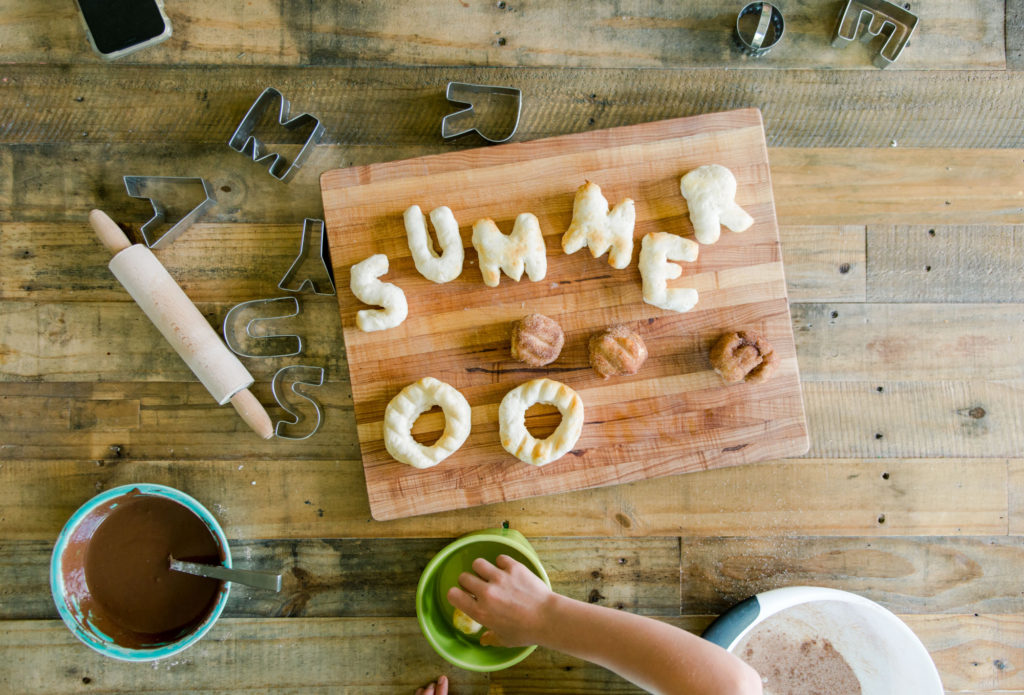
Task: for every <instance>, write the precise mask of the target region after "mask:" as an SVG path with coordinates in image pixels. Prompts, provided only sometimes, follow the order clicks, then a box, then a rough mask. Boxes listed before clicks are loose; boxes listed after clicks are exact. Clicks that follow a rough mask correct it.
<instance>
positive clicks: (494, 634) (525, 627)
mask: <svg viewBox="0 0 1024 695" xmlns="http://www.w3.org/2000/svg"><path fill="white" fill-rule="evenodd" d="M496 562H497V566H495V565H492V564H491V563H490V562H488V561H487V560H484V559H483V558H477V559H476V560H474V561H473V571H474V572H476V574H475V575H474V574H470V573H469V572H463V573H462V574H460V575H459V585H460V586H453V587H452V588H451V589H449V590H448V601H450V602H451V604H452V605H453V606H455V607H456V608H458V609H460V610H462V611H463V612H465V613H466V614H468V615H469V617H471V618H473V620H475V621H477V622H478V623H480V624H481V625H484V626H485V627H486V628H487V631H486V632H484V634H483V635H482V636H481V637H480V644H482V645H484V646H488V647H522V646H526V645H529V644H538V643H540V641H541V637H542V636H543V635H544V633H545V631H546V628H545V625H546V622H547V610H548V606H549V603H550V599H551V597H553V596H554V594H553V593H552V592H551V589H549V588H548V587H547V585H546V584H544V582H543V581H541V579H540V577H538V576H537V575H535V574H534V573H533V572H531V571H530V570H529V569H527V568H526V566H525V565H523V564H521V563H519V562H516V561H515V560H513V559H512V558H510V557H509V556H508V555H499V556H498V557H497V560H496ZM460 587H461V588H460Z"/></svg>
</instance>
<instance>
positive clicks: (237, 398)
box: [231, 389, 274, 439]
mask: <svg viewBox="0 0 1024 695" xmlns="http://www.w3.org/2000/svg"><path fill="white" fill-rule="evenodd" d="M231 405H233V406H235V410H237V411H238V414H239V415H240V416H241V417H242V420H244V421H245V423H246V424H247V425H249V427H251V428H252V430H253V432H255V433H256V434H258V435H259V436H261V437H262V438H263V439H270V438H271V437H273V436H274V424H273V423H272V422H271V421H270V415H268V414H267V411H266V410H265V409H264V408H263V405H262V404H261V403H260V402H259V401H258V400H256V396H254V395H252V391H250V390H249V389H242V390H241V391H239V392H238V393H236V394H235V395H234V396H232V397H231Z"/></svg>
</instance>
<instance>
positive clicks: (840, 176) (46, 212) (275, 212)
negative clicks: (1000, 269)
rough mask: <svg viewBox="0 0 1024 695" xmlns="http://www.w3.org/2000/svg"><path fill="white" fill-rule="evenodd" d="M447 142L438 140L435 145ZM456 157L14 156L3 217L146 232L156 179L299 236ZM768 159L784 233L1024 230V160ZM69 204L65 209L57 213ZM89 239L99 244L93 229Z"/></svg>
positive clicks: (872, 155)
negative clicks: (355, 187)
mask: <svg viewBox="0 0 1024 695" xmlns="http://www.w3.org/2000/svg"><path fill="white" fill-rule="evenodd" d="M1022 79H1024V73H1022ZM435 136H436V133H434V132H433V130H431V132H430V135H428V136H424V138H423V142H430V141H432V140H433V139H434V138H435ZM226 137H227V136H226V135H225V141H226ZM437 139H438V140H440V138H437ZM472 144H475V143H472ZM452 147H454V146H445V145H442V144H441V143H440V142H437V144H433V145H431V144H420V145H404V146H398V147H396V146H394V145H391V144H389V143H387V142H381V143H379V144H377V145H374V146H348V145H345V146H324V147H320V148H317V149H316V150H315V152H314V154H313V155H312V156H311V157H310V159H309V160H308V161H307V163H306V165H305V166H304V167H303V168H302V169H300V170H299V173H298V174H297V175H296V177H295V179H293V180H292V181H291V182H290V183H288V184H281V183H279V182H278V181H275V180H274V179H273V178H271V177H270V176H269V175H268V174H267V173H266V172H265V171H262V170H261V169H260V168H259V167H256V165H254V164H252V163H250V162H248V161H246V160H245V158H244V157H242V156H241V155H239V154H238V153H236V152H232V151H231V150H230V149H229V148H228V147H227V146H226V145H196V144H191V145H190V144H182V145H175V146H170V145H162V144H154V145H153V146H144V145H121V144H118V145H99V146H95V145H79V144H69V145H59V146H58V145H40V146H36V145H33V146H17V147H11V148H10V149H9V151H10V153H11V156H10V168H8V169H6V170H0V180H3V179H4V177H5V176H6V177H9V180H10V181H11V182H12V183H11V184H10V186H11V194H10V196H11V205H10V206H9V207H5V208H0V220H4V221H7V220H11V221H19V222H31V221H35V222H47V223H52V222H58V221H67V222H78V223H81V222H82V221H84V220H85V219H86V216H87V215H88V213H89V210H91V209H93V208H95V207H101V208H104V209H106V210H108V211H109V212H110V213H111V215H112V216H113V217H114V218H115V219H117V220H118V221H121V222H124V223H132V224H134V225H139V224H141V223H142V222H143V221H145V220H146V219H147V218H148V216H149V213H148V211H147V210H146V208H145V205H144V203H141V202H140V201H135V200H132V199H131V198H129V197H128V196H127V195H126V194H125V192H124V185H123V183H122V181H121V177H122V175H124V174H127V173H136V174H138V173H146V174H156V175H162V176H163V175H166V176H197V175H200V176H204V177H206V178H207V180H208V181H210V182H211V183H212V184H213V185H214V187H215V189H216V191H217V197H218V201H219V202H218V204H217V205H216V206H215V207H213V208H212V209H211V210H210V211H209V213H208V214H207V215H206V217H205V221H206V222H253V223H258V224H281V225H287V226H290V225H296V224H300V223H301V222H302V219H303V218H304V217H318V218H322V216H323V203H322V201H321V198H320V190H319V186H318V184H317V176H318V175H319V172H321V171H323V170H324V169H328V168H333V167H342V166H353V165H359V164H370V163H374V162H382V161H391V160H396V159H403V158H409V157H416V156H421V155H427V154H436V153H439V152H442V151H446V150H450V149H451V148H452ZM5 149H6V148H4V147H0V152H4V151H5ZM768 159H769V162H770V163H771V170H772V183H773V188H774V193H775V203H776V207H777V215H778V219H779V223H780V224H781V225H783V226H814V225H864V224H865V222H867V221H870V222H872V223H876V224H920V223H921V220H922V219H924V220H929V224H946V225H952V224H969V225H984V224H1020V222H1021V220H1022V219H1024V193H1022V181H1024V155H1022V154H1021V151H1020V150H973V149H968V150H963V149H958V150H949V149H923V150H921V149H907V148H885V149H805V148H774V149H771V150H769V153H768ZM2 164H3V159H2V158H0V165H2ZM58 199H59V200H60V201H61V205H60V206H56V207H55V206H54V200H58ZM82 233H84V234H86V235H88V234H89V232H87V231H86V230H85V226H84V224H83V232H82ZM187 235H188V232H186V236H184V237H182V241H185V240H187V239H188V238H189V237H188V236H187Z"/></svg>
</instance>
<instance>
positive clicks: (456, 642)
mask: <svg viewBox="0 0 1024 695" xmlns="http://www.w3.org/2000/svg"><path fill="white" fill-rule="evenodd" d="M499 555H508V556H509V557H511V558H514V559H516V560H518V561H519V562H521V563H523V564H524V565H526V566H527V567H529V568H530V569H531V570H533V573H534V574H536V575H537V576H538V577H540V578H541V579H542V580H543V581H544V583H545V584H546V585H547V586H548V588H551V580H550V579H548V574H547V572H545V571H544V566H543V565H542V564H541V562H540V558H539V557H537V553H536V551H534V549H533V546H531V545H530V543H529V542H528V541H527V540H526V538H525V537H524V536H523V534H521V533H519V532H518V531H516V530H514V529H507V528H494V529H484V530H482V531H474V532H473V533H470V534H467V535H465V536H462V537H461V538H459V539H458V540H455V541H453V542H452V543H449V544H448V545H447V546H445V547H444V548H443V549H442V550H441V552H439V553H438V554H437V555H435V556H434V557H433V558H432V559H431V560H430V562H428V563H427V567H426V569H424V570H423V574H421V575H420V581H419V585H418V586H417V587H416V619H417V620H418V621H419V624H420V629H421V630H422V631H423V636H424V637H426V638H427V641H428V642H430V646H432V647H433V648H434V651H436V652H437V653H438V654H440V655H441V656H442V657H443V658H444V659H445V661H447V662H448V663H450V664H452V665H454V666H458V667H459V668H463V669H466V670H467V671H476V672H479V673H488V672H491V671H500V670H501V669H504V668H508V667H509V666H513V665H515V664H518V663H519V662H520V661H522V660H523V659H525V658H526V657H528V656H529V655H530V654H531V653H532V652H533V650H534V649H536V648H537V645H535V644H534V645H530V646H528V647H485V646H483V645H481V644H480V641H479V637H476V636H470V635H465V634H463V633H461V632H459V631H458V630H456V629H455V627H454V626H453V625H452V614H453V613H454V611H455V607H454V606H452V604H451V603H449V602H448V598H447V596H448V589H450V588H452V587H453V586H457V585H458V583H459V575H460V574H462V573H463V572H472V571H473V569H472V565H473V560H475V559H476V558H478V557H482V558H484V559H485V560H488V561H489V562H492V563H493V562H494V561H495V559H497V557H498V556H499Z"/></svg>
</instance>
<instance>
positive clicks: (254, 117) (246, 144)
mask: <svg viewBox="0 0 1024 695" xmlns="http://www.w3.org/2000/svg"><path fill="white" fill-rule="evenodd" d="M277 100H280V102H281V109H280V111H279V112H278V117H277V122H278V125H280V126H281V127H282V128H285V129H286V130H296V129H298V128H302V127H304V126H308V125H309V124H311V123H312V124H313V130H312V131H311V132H310V134H309V137H307V138H306V142H305V143H304V144H303V145H302V149H301V150H299V153H298V154H297V155H295V158H294V159H293V160H292V163H291V165H290V166H289V167H288V168H287V169H285V164H286V160H285V159H284V157H282V156H281V155H280V154H278V153H276V152H271V151H270V150H269V149H268V148H267V146H266V145H264V144H263V143H262V142H261V141H260V140H259V138H257V137H256V136H255V135H253V131H254V130H255V129H256V126H257V124H259V122H260V119H261V118H262V117H263V114H264V113H265V112H266V111H267V109H269V108H270V106H271V105H272V104H273V103H274V102H275V101H277ZM290 114H291V104H290V103H289V102H288V100H287V99H285V98H284V95H282V94H281V92H279V91H278V90H276V89H274V88H273V87H267V88H266V89H264V90H263V93H262V94H260V95H259V96H258V97H257V98H256V101H254V102H253V104H252V106H250V107H249V110H248V111H247V112H246V114H245V116H243V117H242V121H241V122H240V123H239V124H238V127H237V128H235V132H234V133H232V134H231V139H230V140H228V146H229V147H230V148H231V149H233V150H235V151H236V152H241V153H242V154H247V155H249V156H251V157H252V161H254V162H257V163H262V162H265V161H267V160H269V161H270V166H269V167H268V171H269V172H270V175H271V176H273V177H274V178H275V179H277V180H278V181H281V182H287V181H288V180H289V179H291V177H292V176H294V175H295V172H296V171H298V169H299V167H301V166H302V162H304V161H305V159H306V157H308V156H309V153H310V152H312V151H313V148H314V147H315V146H316V145H317V143H319V142H320V139H321V138H322V137H323V135H324V127H323V125H321V124H320V119H318V118H316V117H315V116H311V115H310V114H308V113H302V114H299V115H298V116H295V117H294V118H290V117H289V116H290ZM282 169H283V170H284V171H283V172H282Z"/></svg>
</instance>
